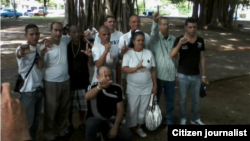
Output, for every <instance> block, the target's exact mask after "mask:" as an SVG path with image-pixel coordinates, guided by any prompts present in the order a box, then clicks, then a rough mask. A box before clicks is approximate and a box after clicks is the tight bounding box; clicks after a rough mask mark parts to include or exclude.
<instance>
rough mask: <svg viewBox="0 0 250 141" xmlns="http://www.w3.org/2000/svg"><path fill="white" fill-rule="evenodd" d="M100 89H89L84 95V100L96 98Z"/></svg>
mask: <svg viewBox="0 0 250 141" xmlns="http://www.w3.org/2000/svg"><path fill="white" fill-rule="evenodd" d="M99 88H100V87H99V86H98V87H95V88H93V89H91V90H90V91H88V92H87V93H86V95H85V99H86V100H90V99H93V98H95V97H96V95H97V94H98V93H99V91H100V90H101V89H99Z"/></svg>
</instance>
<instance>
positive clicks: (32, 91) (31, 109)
mask: <svg viewBox="0 0 250 141" xmlns="http://www.w3.org/2000/svg"><path fill="white" fill-rule="evenodd" d="M39 37H40V33H39V29H38V27H37V25H35V24H28V25H27V26H26V27H25V38H26V40H27V43H26V44H23V45H20V46H18V47H17V49H16V58H17V63H18V73H19V74H20V75H21V77H22V78H23V79H24V84H23V86H22V88H21V89H20V98H19V99H20V102H21V104H22V106H23V107H24V109H25V111H26V114H27V119H28V124H29V133H30V136H31V138H32V140H36V133H37V130H38V127H39V119H40V114H41V112H40V111H41V108H42V101H43V83H42V71H41V65H42V60H43V58H42V56H44V54H45V53H46V52H47V51H48V50H49V48H47V47H45V46H42V47H41V48H40V45H39V44H38V40H39ZM39 48H40V49H39ZM39 53H40V57H39Z"/></svg>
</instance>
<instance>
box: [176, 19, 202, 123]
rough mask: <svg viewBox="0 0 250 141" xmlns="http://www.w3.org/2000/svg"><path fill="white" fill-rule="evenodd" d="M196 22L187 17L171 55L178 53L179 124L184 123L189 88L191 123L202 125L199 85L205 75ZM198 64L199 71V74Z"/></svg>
mask: <svg viewBox="0 0 250 141" xmlns="http://www.w3.org/2000/svg"><path fill="white" fill-rule="evenodd" d="M196 29H197V22H196V20H195V19H193V18H188V19H187V20H186V22H185V30H186V33H185V35H184V36H180V37H178V38H177V39H176V40H175V43H174V48H173V50H172V52H171V57H174V56H176V55H177V54H178V53H179V66H178V81H179V82H178V84H179V103H180V112H181V121H180V124H181V125H185V124H186V119H187V109H186V101H187V92H188V90H190V93H191V97H192V117H191V124H196V125H204V123H203V122H202V121H201V120H200V116H199V112H200V95H199V94H200V86H201V81H202V82H203V83H205V82H206V76H205V56H204V51H205V44H204V40H203V38H201V37H199V36H197V35H196ZM200 66H201V73H202V77H201V75H200V69H199V68H200Z"/></svg>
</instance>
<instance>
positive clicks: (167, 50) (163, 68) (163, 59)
mask: <svg viewBox="0 0 250 141" xmlns="http://www.w3.org/2000/svg"><path fill="white" fill-rule="evenodd" d="M150 36H151V40H150V45H149V46H148V49H149V50H151V51H152V52H153V54H154V56H155V61H156V75H157V78H158V79H160V80H164V81H174V80H175V76H176V72H177V71H176V70H177V69H176V68H177V58H176V57H175V58H173V59H172V58H171V51H172V49H173V45H174V42H175V37H174V36H173V35H168V38H167V39H165V38H164V36H163V35H162V34H161V33H160V31H159V27H158V24H157V23H155V22H153V24H152V29H151V34H150Z"/></svg>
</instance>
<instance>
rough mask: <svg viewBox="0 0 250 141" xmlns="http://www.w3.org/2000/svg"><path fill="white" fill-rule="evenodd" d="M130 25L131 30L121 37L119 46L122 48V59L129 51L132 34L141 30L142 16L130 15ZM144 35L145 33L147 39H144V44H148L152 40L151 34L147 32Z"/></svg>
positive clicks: (120, 51)
mask: <svg viewBox="0 0 250 141" xmlns="http://www.w3.org/2000/svg"><path fill="white" fill-rule="evenodd" d="M129 26H130V31H129V32H127V33H126V34H123V35H122V36H121V37H120V39H119V44H118V47H119V49H120V50H119V53H120V55H119V57H120V59H122V56H123V55H124V54H125V53H126V52H127V51H128V47H129V46H128V45H129V44H130V42H131V37H132V34H133V33H134V32H135V31H136V30H140V27H141V20H140V17H139V16H137V15H132V16H130V18H129ZM144 35H145V40H144V41H145V43H144V45H145V46H148V44H149V41H150V36H149V35H148V34H147V33H144Z"/></svg>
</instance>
